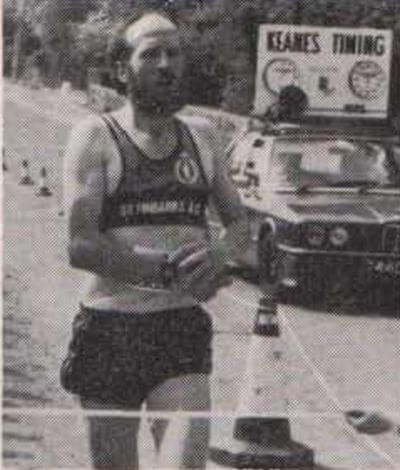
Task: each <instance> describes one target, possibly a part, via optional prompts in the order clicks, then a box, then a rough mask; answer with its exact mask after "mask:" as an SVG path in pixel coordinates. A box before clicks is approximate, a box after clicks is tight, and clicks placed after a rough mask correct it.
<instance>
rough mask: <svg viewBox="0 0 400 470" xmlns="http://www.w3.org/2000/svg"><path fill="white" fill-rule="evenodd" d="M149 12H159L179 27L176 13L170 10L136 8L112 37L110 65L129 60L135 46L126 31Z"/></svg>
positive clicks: (158, 13)
mask: <svg viewBox="0 0 400 470" xmlns="http://www.w3.org/2000/svg"><path fill="white" fill-rule="evenodd" d="M149 14H150V15H151V14H157V15H160V16H163V17H164V18H166V19H167V20H168V21H170V22H171V23H173V24H174V25H175V26H176V27H177V28H179V25H178V23H177V22H176V20H175V18H174V15H173V14H172V13H170V12H168V11H165V10H156V9H150V8H146V9H141V10H135V11H134V12H133V13H132V14H131V15H129V17H128V18H127V20H126V21H124V22H123V24H122V25H119V27H118V28H117V29H116V31H115V34H114V37H113V38H112V40H111V43H110V45H109V59H110V65H112V64H113V63H114V64H115V63H116V62H122V63H124V62H126V61H127V60H129V58H130V56H131V54H132V52H133V47H132V45H131V44H129V43H128V41H127V40H126V37H125V33H126V31H127V29H128V28H129V27H130V26H131V25H132V24H133V23H135V22H136V21H138V20H140V19H141V18H142V17H144V16H147V15H149Z"/></svg>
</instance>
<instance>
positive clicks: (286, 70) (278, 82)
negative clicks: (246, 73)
mask: <svg viewBox="0 0 400 470" xmlns="http://www.w3.org/2000/svg"><path fill="white" fill-rule="evenodd" d="M262 78H263V82H264V85H265V87H266V88H267V89H268V90H270V91H272V93H275V94H279V92H280V91H281V90H282V88H285V87H286V86H289V85H297V84H298V80H299V78H300V73H299V70H298V68H297V65H296V64H295V63H294V62H293V61H292V60H290V59H273V60H271V61H270V62H268V64H267V65H266V66H265V68H264V71H263V75H262Z"/></svg>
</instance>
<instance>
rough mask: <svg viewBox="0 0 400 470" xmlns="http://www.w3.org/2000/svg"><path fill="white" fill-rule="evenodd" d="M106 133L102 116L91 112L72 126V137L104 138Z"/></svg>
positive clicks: (86, 139) (88, 139)
mask: <svg viewBox="0 0 400 470" xmlns="http://www.w3.org/2000/svg"><path fill="white" fill-rule="evenodd" d="M106 135H107V126H106V123H105V122H104V120H103V118H102V117H101V116H100V115H97V114H91V115H90V116H87V117H85V118H84V119H82V120H80V121H79V122H78V123H77V124H75V125H74V126H73V128H72V138H76V139H78V140H85V141H93V140H95V139H99V138H104V137H105V136H106Z"/></svg>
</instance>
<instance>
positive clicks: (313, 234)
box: [306, 225, 326, 248]
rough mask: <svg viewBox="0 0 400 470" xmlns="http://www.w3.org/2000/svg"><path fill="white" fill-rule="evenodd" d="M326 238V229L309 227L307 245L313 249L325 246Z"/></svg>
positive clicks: (317, 226)
mask: <svg viewBox="0 0 400 470" xmlns="http://www.w3.org/2000/svg"><path fill="white" fill-rule="evenodd" d="M325 237H326V230H325V227H321V226H320V225H309V226H308V227H307V230H306V240H307V243H308V244H309V245H310V246H312V247H313V248H319V247H321V246H322V245H323V243H324V241H325Z"/></svg>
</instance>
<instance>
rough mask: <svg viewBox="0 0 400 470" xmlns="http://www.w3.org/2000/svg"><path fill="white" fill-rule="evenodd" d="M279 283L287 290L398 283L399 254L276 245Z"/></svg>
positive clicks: (399, 269)
mask: <svg viewBox="0 0 400 470" xmlns="http://www.w3.org/2000/svg"><path fill="white" fill-rule="evenodd" d="M278 248H279V253H280V259H281V263H280V272H279V280H280V283H281V284H282V285H283V286H285V287H288V288H295V287H300V286H301V285H304V284H305V283H307V284H308V285H309V286H310V287H312V286H313V285H316V284H317V283H319V284H321V283H322V284H328V285H332V283H337V282H342V283H349V282H354V283H355V282H358V283H368V282H395V283H398V282H400V253H365V252H340V251H330V252H327V251H318V250H306V249H302V248H297V247H290V246H286V245H279V246H278Z"/></svg>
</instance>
